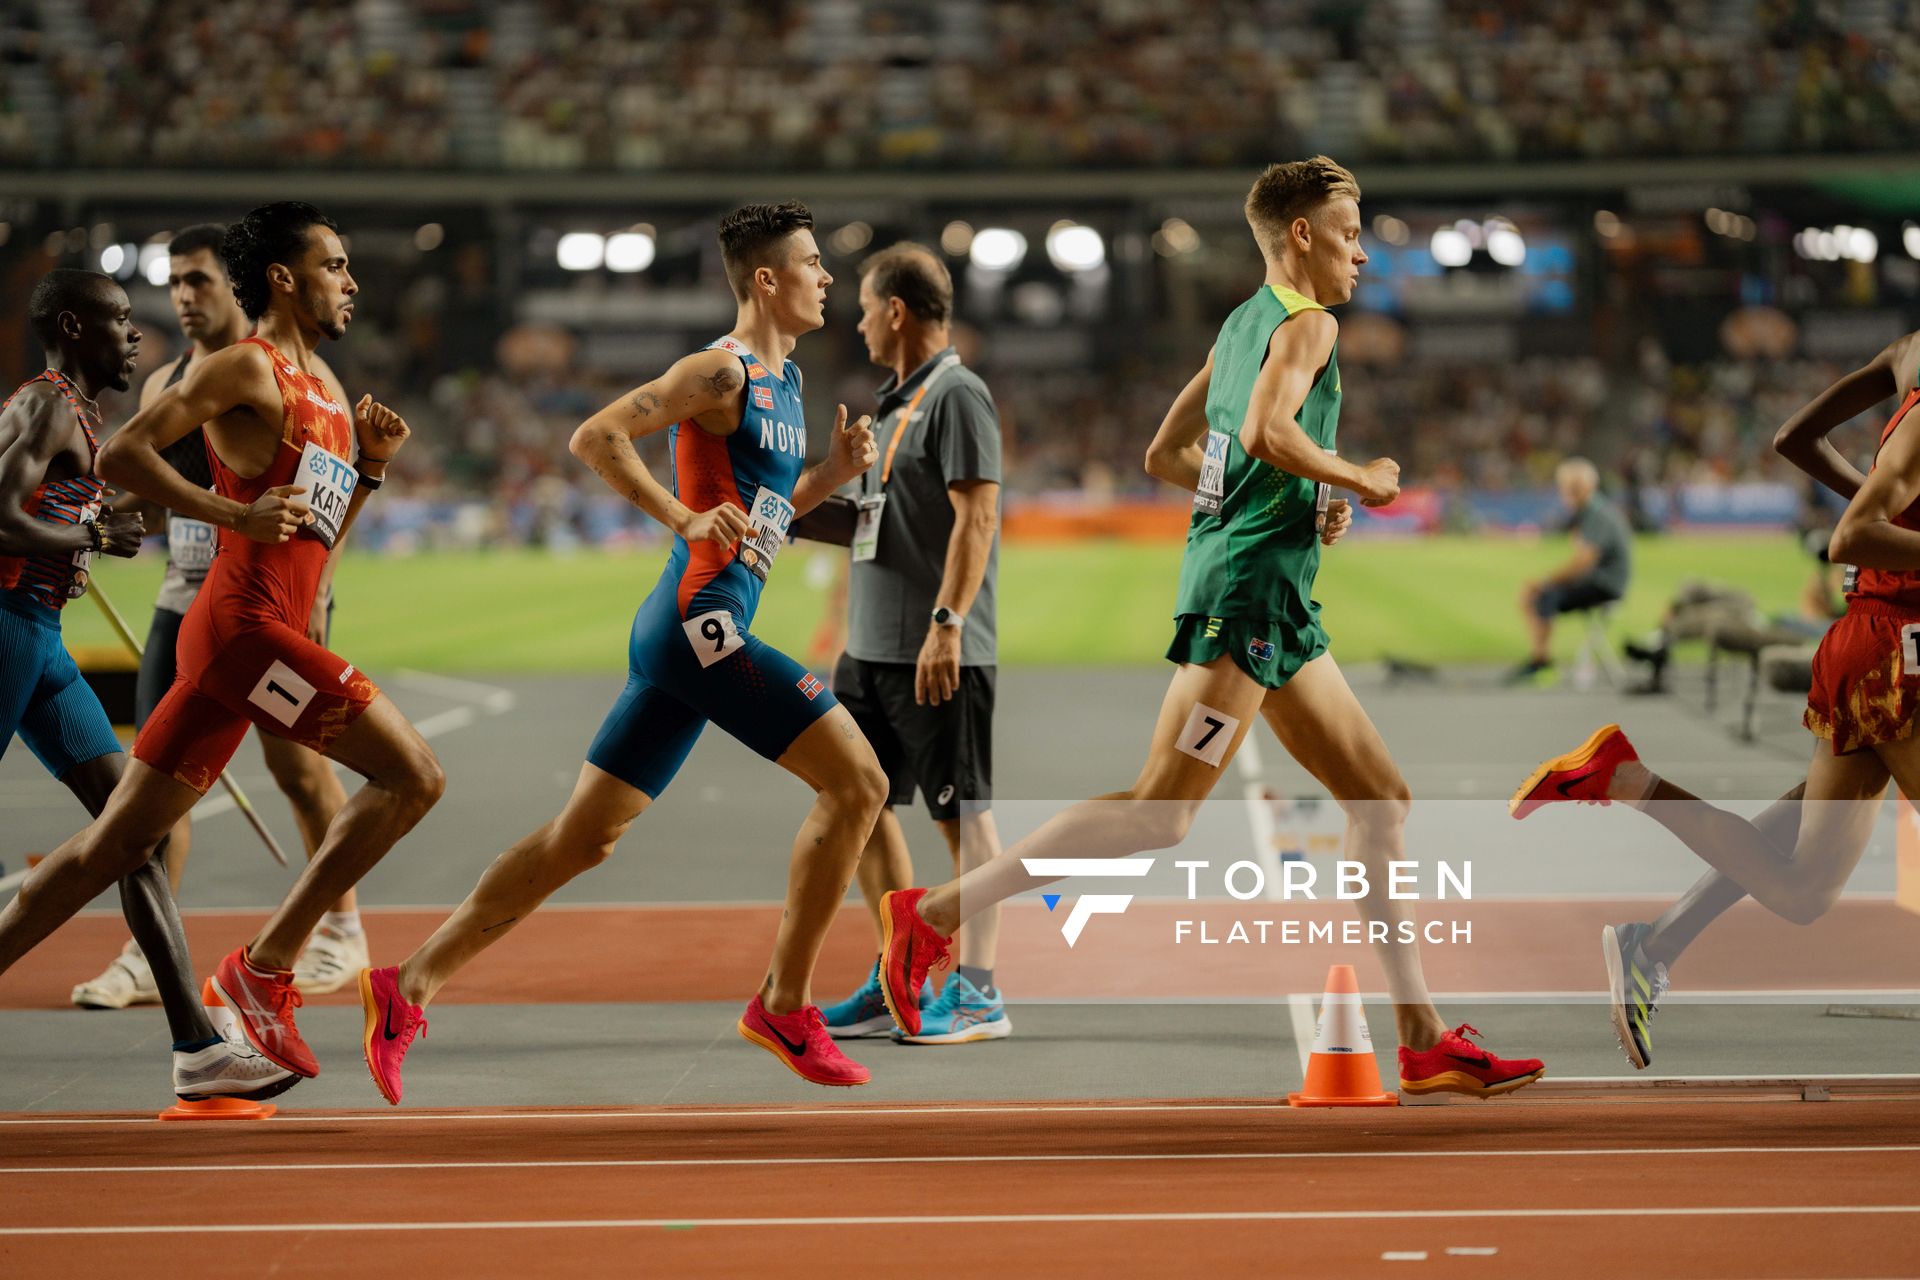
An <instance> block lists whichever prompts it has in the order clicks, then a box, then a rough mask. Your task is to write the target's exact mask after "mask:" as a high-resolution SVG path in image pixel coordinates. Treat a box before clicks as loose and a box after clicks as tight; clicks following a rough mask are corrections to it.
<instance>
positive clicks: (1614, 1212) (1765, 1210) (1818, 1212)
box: [0, 1204, 1920, 1236]
mask: <svg viewBox="0 0 1920 1280" xmlns="http://www.w3.org/2000/svg"><path fill="white" fill-rule="evenodd" d="M1915 1213H1920V1204H1832V1205H1727V1206H1722V1207H1714V1206H1709V1205H1700V1206H1691V1205H1687V1206H1678V1205H1656V1206H1632V1207H1628V1208H1620V1209H1486V1208H1467V1209H1326V1210H1318V1209H1292V1210H1285V1209H1264V1210H1262V1209H1251V1210H1248V1211H1246V1212H1244V1213H1235V1212H1233V1211H1232V1210H1209V1211H1202V1212H1194V1213H1150V1212H1143V1213H965V1214H962V1213H955V1214H898V1215H878V1214H876V1215H873V1216H869V1217H835V1218H827V1217H821V1218H797V1217H796V1218H524V1219H516V1220H510V1221H504V1222H503V1221H491V1220H487V1219H480V1220H476V1221H472V1222H449V1221H427V1222H393V1221H382V1222H209V1223H186V1222H162V1223H153V1224H151V1225H147V1226H120V1225H75V1226H69V1227H0V1236H140V1235H164V1236H183V1235H212V1234H219V1235H263V1234H268V1233H272V1234H281V1233H284V1232H299V1231H333V1232H340V1231H611V1230H619V1229H622V1228H635V1227H663V1228H664V1227H676V1228H677V1227H892V1226H993V1225H1000V1226H1026V1225H1045V1224H1052V1223H1073V1222H1419V1221H1435V1220H1452V1219H1465V1220H1479V1219H1499V1218H1517V1219H1528V1218H1545V1219H1554V1218H1759V1217H1775V1216H1780V1215H1794V1216H1800V1217H1811V1216H1827V1215H1836V1214H1838V1215H1846V1216H1869V1215H1885V1214H1915Z"/></svg>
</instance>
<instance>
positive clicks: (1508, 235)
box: [1487, 218, 1527, 267]
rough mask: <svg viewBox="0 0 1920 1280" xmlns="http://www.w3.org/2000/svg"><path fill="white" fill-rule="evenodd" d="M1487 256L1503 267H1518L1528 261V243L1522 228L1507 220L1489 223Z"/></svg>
mask: <svg viewBox="0 0 1920 1280" xmlns="http://www.w3.org/2000/svg"><path fill="white" fill-rule="evenodd" d="M1487 256H1488V257H1489V258H1492V259H1493V260H1494V261H1495V262H1497V263H1499V264H1500V265H1501V266H1503V267H1517V266H1519V265H1520V264H1521V263H1523V262H1525V261H1526V260H1527V242H1526V240H1525V239H1523V238H1522V237H1521V235H1520V228H1518V227H1516V226H1514V225H1513V224H1512V223H1511V222H1508V221H1507V220H1506V219H1505V218H1495V219H1493V220H1492V221H1490V222H1488V223H1487Z"/></svg>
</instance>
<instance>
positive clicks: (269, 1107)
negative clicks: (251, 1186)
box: [160, 982, 280, 1120]
mask: <svg viewBox="0 0 1920 1280" xmlns="http://www.w3.org/2000/svg"><path fill="white" fill-rule="evenodd" d="M200 1003H201V1004H203V1005H205V1006H206V1009H207V1021H209V1022H211V1023H212V1024H213V1033H214V1034H215V1035H218V1036H230V1035H232V1034H233V1029H234V1027H233V1010H231V1009H229V1008H227V1006H226V1005H224V1004H222V1003H221V1002H220V997H219V995H218V994H216V993H215V992H214V989H213V983H212V982H202V983H201V984H200ZM279 1110H280V1108H278V1107H276V1106H274V1105H273V1104H272V1103H271V1102H249V1101H248V1100H247V1099H245V1098H203V1099H201V1100H200V1101H199V1102H187V1101H185V1100H182V1101H179V1102H176V1103H174V1104H173V1105H172V1106H170V1107H168V1108H167V1109H166V1110H165V1111H162V1112H161V1113H160V1118H161V1119H162V1120H265V1119H266V1118H267V1117H268V1116H271V1115H273V1114H275V1113H276V1112H278V1111H279Z"/></svg>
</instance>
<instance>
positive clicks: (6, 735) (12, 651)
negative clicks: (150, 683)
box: [0, 591, 126, 778]
mask: <svg viewBox="0 0 1920 1280" xmlns="http://www.w3.org/2000/svg"><path fill="white" fill-rule="evenodd" d="M16 733H17V734H19V735H20V740H21V741H22V742H24V743H26V744H27V749H28V750H29V751H31V752H33V754H34V755H36V756H38V757H39V759H40V763H41V764H43V765H45V766H46V767H47V772H48V773H50V774H52V775H53V776H54V777H56V778H64V777H66V776H67V775H68V774H69V773H71V772H72V771H73V769H74V767H75V766H76V765H82V764H85V763H86V762H87V761H89V760H97V759H99V758H100V757H101V756H106V755H112V754H113V753H114V752H116V751H124V750H125V749H126V748H124V747H122V746H121V745H120V739H118V738H116V737H114V736H113V724H112V722H110V721H109V720H108V719H107V713H106V711H105V710H103V709H102V708H101V706H100V699H98V698H96V697H95V696H94V694H93V690H92V689H91V688H90V687H89V686H88V685H87V682H86V681H85V680H83V679H81V677H80V668H79V667H77V666H75V665H74V663H73V658H72V656H71V655H69V654H68V653H67V646H66V645H65V644H63V643H62V642H61V639H60V616H59V615H58V614H56V613H54V612H53V611H52V610H50V609H46V608H43V607H42V606H40V605H38V604H35V603H34V602H33V601H31V600H26V599H23V598H22V597H21V596H20V595H19V594H18V593H17V592H13V591H0V756H4V755H5V754H6V752H7V747H8V745H9V744H10V743H12V741H13V735H14V734H16Z"/></svg>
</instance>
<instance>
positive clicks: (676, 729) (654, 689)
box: [587, 591, 839, 799]
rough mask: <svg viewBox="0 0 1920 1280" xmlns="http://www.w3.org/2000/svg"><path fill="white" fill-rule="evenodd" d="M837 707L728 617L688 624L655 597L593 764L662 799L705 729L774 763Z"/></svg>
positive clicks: (636, 631)
mask: <svg viewBox="0 0 1920 1280" xmlns="http://www.w3.org/2000/svg"><path fill="white" fill-rule="evenodd" d="M695 607H696V608H698V606H697V605H696V606H695ZM838 705H839V703H838V702H836V701H835V700H834V696H833V694H832V692H831V691H829V690H828V688H827V683H826V681H824V680H822V679H821V678H820V677H819V676H816V675H814V674H813V673H812V672H811V671H808V670H807V669H806V668H805V667H803V666H801V665H800V664H799V663H798V662H795V661H794V660H793V659H792V658H789V657H788V656H787V655H786V654H784V653H781V652H780V651H779V650H778V649H775V648H774V647H773V646H772V645H769V644H767V643H765V642H764V641H762V640H760V639H758V638H757V637H755V636H752V635H750V634H748V633H747V631H746V630H745V629H743V628H742V627H741V626H740V621H739V619H738V617H736V616H735V615H734V614H733V613H732V612H731V611H730V610H727V609H719V608H716V609H711V610H707V611H704V612H696V613H695V614H694V616H693V617H691V618H684V619H683V618H682V617H681V616H680V613H679V610H678V608H677V607H676V605H675V601H674V597H673V593H672V592H668V591H660V592H655V593H654V594H653V595H651V596H649V597H648V598H647V600H646V602H645V603H644V604H642V605H641V606H640V610H639V612H638V613H636V614H635V615H634V618H633V635H632V637H631V639H630V640H629V641H628V644H627V687H626V688H625V689H623V690H621V692H620V697H619V699H618V700H617V701H615V702H614V704H613V709H612V710H611V711H609V712H608V713H607V718H606V720H605V721H604V722H602V723H601V725H600V732H599V733H597V734H595V735H594V739H593V745H592V746H591V747H589V748H588V749H587V762H588V763H589V764H591V765H593V766H594V767H595V768H598V769H603V770H605V771H606V772H608V773H610V774H612V775H613V776H614V777H616V778H619V779H620V780H621V781H622V782H625V783H627V784H628V785H629V786H633V787H637V788H639V789H640V790H641V791H644V792H645V793H646V794H647V796H648V798H650V799H658V798H659V796H660V793H661V792H663V791H665V790H666V789H667V784H668V783H670V782H672V781H673V777H674V775H675V774H676V773H678V772H680V766H681V765H683V764H685V763H686V761H687V755H688V753H689V752H691V751H692V750H693V744H694V742H695V741H697V740H698V739H699V737H700V731H701V730H702V729H704V728H705V727H706V725H707V722H708V721H709V720H711V721H712V722H713V723H714V724H717V725H719V726H720V727H721V728H722V729H724V730H726V731H727V732H728V733H730V734H732V735H733V736H734V737H735V738H737V739H739V740H740V741H741V742H743V743H745V744H746V745H747V746H749V747H751V748H753V749H754V750H755V751H757V752H759V753H760V754H761V755H763V756H765V757H766V758H767V759H769V760H778V759H779V758H780V757H781V756H783V755H785V754H786V753H787V748H789V747H791V746H792V745H793V744H794V741H795V740H796V739H798V738H799V736H800V735H801V734H802V733H805V732H806V731H807V730H808V729H809V728H810V727H812V725H813V722H814V721H816V720H818V719H819V718H820V717H821V716H823V715H825V714H827V712H829V711H831V710H833V708H834V707H836V706H838Z"/></svg>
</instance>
